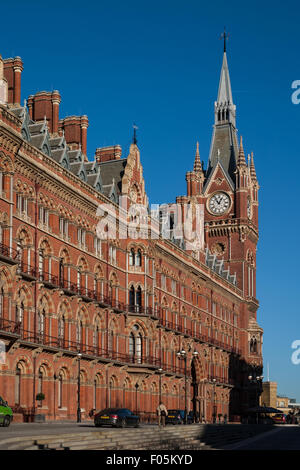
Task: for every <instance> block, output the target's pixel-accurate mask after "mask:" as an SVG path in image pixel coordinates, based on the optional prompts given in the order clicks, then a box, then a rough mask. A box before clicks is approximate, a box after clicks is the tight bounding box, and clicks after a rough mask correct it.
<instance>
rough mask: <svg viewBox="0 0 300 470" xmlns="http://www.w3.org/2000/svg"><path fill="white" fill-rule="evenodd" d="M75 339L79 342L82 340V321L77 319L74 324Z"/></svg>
mask: <svg viewBox="0 0 300 470" xmlns="http://www.w3.org/2000/svg"><path fill="white" fill-rule="evenodd" d="M76 341H77V343H81V341H82V321H81V320H80V319H79V320H78V321H77V325H76Z"/></svg>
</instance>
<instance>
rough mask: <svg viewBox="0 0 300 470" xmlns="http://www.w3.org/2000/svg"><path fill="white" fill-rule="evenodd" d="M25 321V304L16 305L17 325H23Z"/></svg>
mask: <svg viewBox="0 0 300 470" xmlns="http://www.w3.org/2000/svg"><path fill="white" fill-rule="evenodd" d="M23 321H24V302H23V301H22V302H21V303H20V305H16V323H18V324H20V325H22V324H23Z"/></svg>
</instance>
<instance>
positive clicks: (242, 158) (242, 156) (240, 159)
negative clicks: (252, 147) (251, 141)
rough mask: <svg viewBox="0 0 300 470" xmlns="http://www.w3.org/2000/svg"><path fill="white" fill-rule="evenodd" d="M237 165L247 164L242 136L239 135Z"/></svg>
mask: <svg viewBox="0 0 300 470" xmlns="http://www.w3.org/2000/svg"><path fill="white" fill-rule="evenodd" d="M237 166H247V165H246V160H245V153H244V147H243V137H242V136H241V139H240V148H239V156H238V161H237Z"/></svg>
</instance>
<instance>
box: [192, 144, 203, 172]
mask: <svg viewBox="0 0 300 470" xmlns="http://www.w3.org/2000/svg"><path fill="white" fill-rule="evenodd" d="M194 171H195V172H196V173H199V172H200V171H202V165H201V160H200V153H199V142H197V147H196V155H195V162H194Z"/></svg>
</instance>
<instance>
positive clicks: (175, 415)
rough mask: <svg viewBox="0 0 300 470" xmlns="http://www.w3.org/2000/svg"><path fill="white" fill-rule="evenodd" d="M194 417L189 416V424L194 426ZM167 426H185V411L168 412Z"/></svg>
mask: <svg viewBox="0 0 300 470" xmlns="http://www.w3.org/2000/svg"><path fill="white" fill-rule="evenodd" d="M192 422H193V416H192V415H191V414H190V413H189V414H188V415H187V424H192ZM166 424H184V410H168V416H166Z"/></svg>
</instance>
